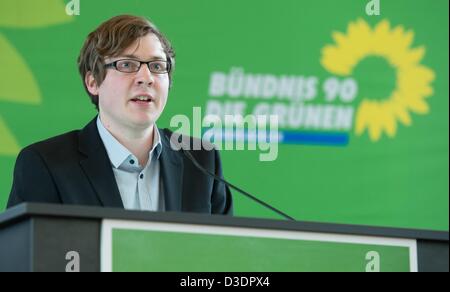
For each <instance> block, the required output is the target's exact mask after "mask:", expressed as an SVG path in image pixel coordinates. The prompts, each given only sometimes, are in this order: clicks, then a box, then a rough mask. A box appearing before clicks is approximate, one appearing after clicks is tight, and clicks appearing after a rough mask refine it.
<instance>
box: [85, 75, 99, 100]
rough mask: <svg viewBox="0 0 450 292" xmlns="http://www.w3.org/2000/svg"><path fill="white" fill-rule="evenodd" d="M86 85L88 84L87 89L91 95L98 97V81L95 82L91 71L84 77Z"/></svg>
mask: <svg viewBox="0 0 450 292" xmlns="http://www.w3.org/2000/svg"><path fill="white" fill-rule="evenodd" d="M84 84H86V88H87V90H88V91H89V93H90V94H91V95H98V85H97V81H95V78H94V75H92V72H91V71H88V72H87V73H86V75H85V76H84Z"/></svg>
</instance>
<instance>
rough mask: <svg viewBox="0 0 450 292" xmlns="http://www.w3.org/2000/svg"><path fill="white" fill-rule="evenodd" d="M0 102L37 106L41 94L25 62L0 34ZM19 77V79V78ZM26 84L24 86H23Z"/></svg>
mask: <svg viewBox="0 0 450 292" xmlns="http://www.w3.org/2000/svg"><path fill="white" fill-rule="evenodd" d="M0 52H2V53H1V54H0V64H2V66H0V76H2V86H1V87H0V101H12V102H17V103H24V104H39V103H40V102H41V94H40V92H39V87H38V85H37V83H36V80H35V79H34V76H33V72H32V71H31V70H30V68H29V67H28V65H27V64H26V63H25V60H24V59H23V57H22V56H21V55H19V53H18V52H17V51H16V49H15V48H14V47H13V46H12V45H11V44H10V43H9V41H8V40H7V39H6V38H4V37H3V36H2V34H0ZM19 76H20V77H19ZM24 84H26V86H23V85H24Z"/></svg>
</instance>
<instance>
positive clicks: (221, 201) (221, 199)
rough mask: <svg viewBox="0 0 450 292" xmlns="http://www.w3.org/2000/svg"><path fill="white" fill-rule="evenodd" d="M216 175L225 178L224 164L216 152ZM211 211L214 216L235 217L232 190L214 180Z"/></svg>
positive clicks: (215, 151)
mask: <svg viewBox="0 0 450 292" xmlns="http://www.w3.org/2000/svg"><path fill="white" fill-rule="evenodd" d="M214 157H215V158H214V159H215V163H214V165H215V167H216V169H215V174H216V175H217V176H218V177H220V178H223V172H222V162H221V160H220V156H219V151H217V150H214ZM211 211H212V213H213V214H223V215H230V216H232V215H233V198H232V196H231V191H230V188H229V187H228V186H227V185H225V184H224V183H222V182H219V181H217V180H214V185H213V193H212V196H211Z"/></svg>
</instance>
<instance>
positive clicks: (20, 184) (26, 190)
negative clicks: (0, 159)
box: [7, 148, 61, 208]
mask: <svg viewBox="0 0 450 292" xmlns="http://www.w3.org/2000/svg"><path fill="white" fill-rule="evenodd" d="M22 202H40V203H61V200H60V198H59V195H58V191H57V188H56V186H55V183H54V181H53V178H52V176H51V174H50V172H49V169H48V167H47V165H46V164H45V162H44V160H43V158H42V156H41V155H40V154H39V153H38V152H37V151H36V150H34V149H32V148H25V149H24V150H22V151H21V152H20V153H19V156H18V157H17V160H16V166H15V168H14V178H13V185H12V189H11V193H10V195H9V200H8V205H7V207H8V208H11V207H13V206H15V205H18V204H20V203H22Z"/></svg>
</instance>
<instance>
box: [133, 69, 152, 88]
mask: <svg viewBox="0 0 450 292" xmlns="http://www.w3.org/2000/svg"><path fill="white" fill-rule="evenodd" d="M136 82H137V84H138V85H142V84H144V85H152V84H153V82H154V79H153V74H152V72H150V70H149V69H148V65H147V64H142V66H141V68H139V71H138V72H136Z"/></svg>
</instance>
